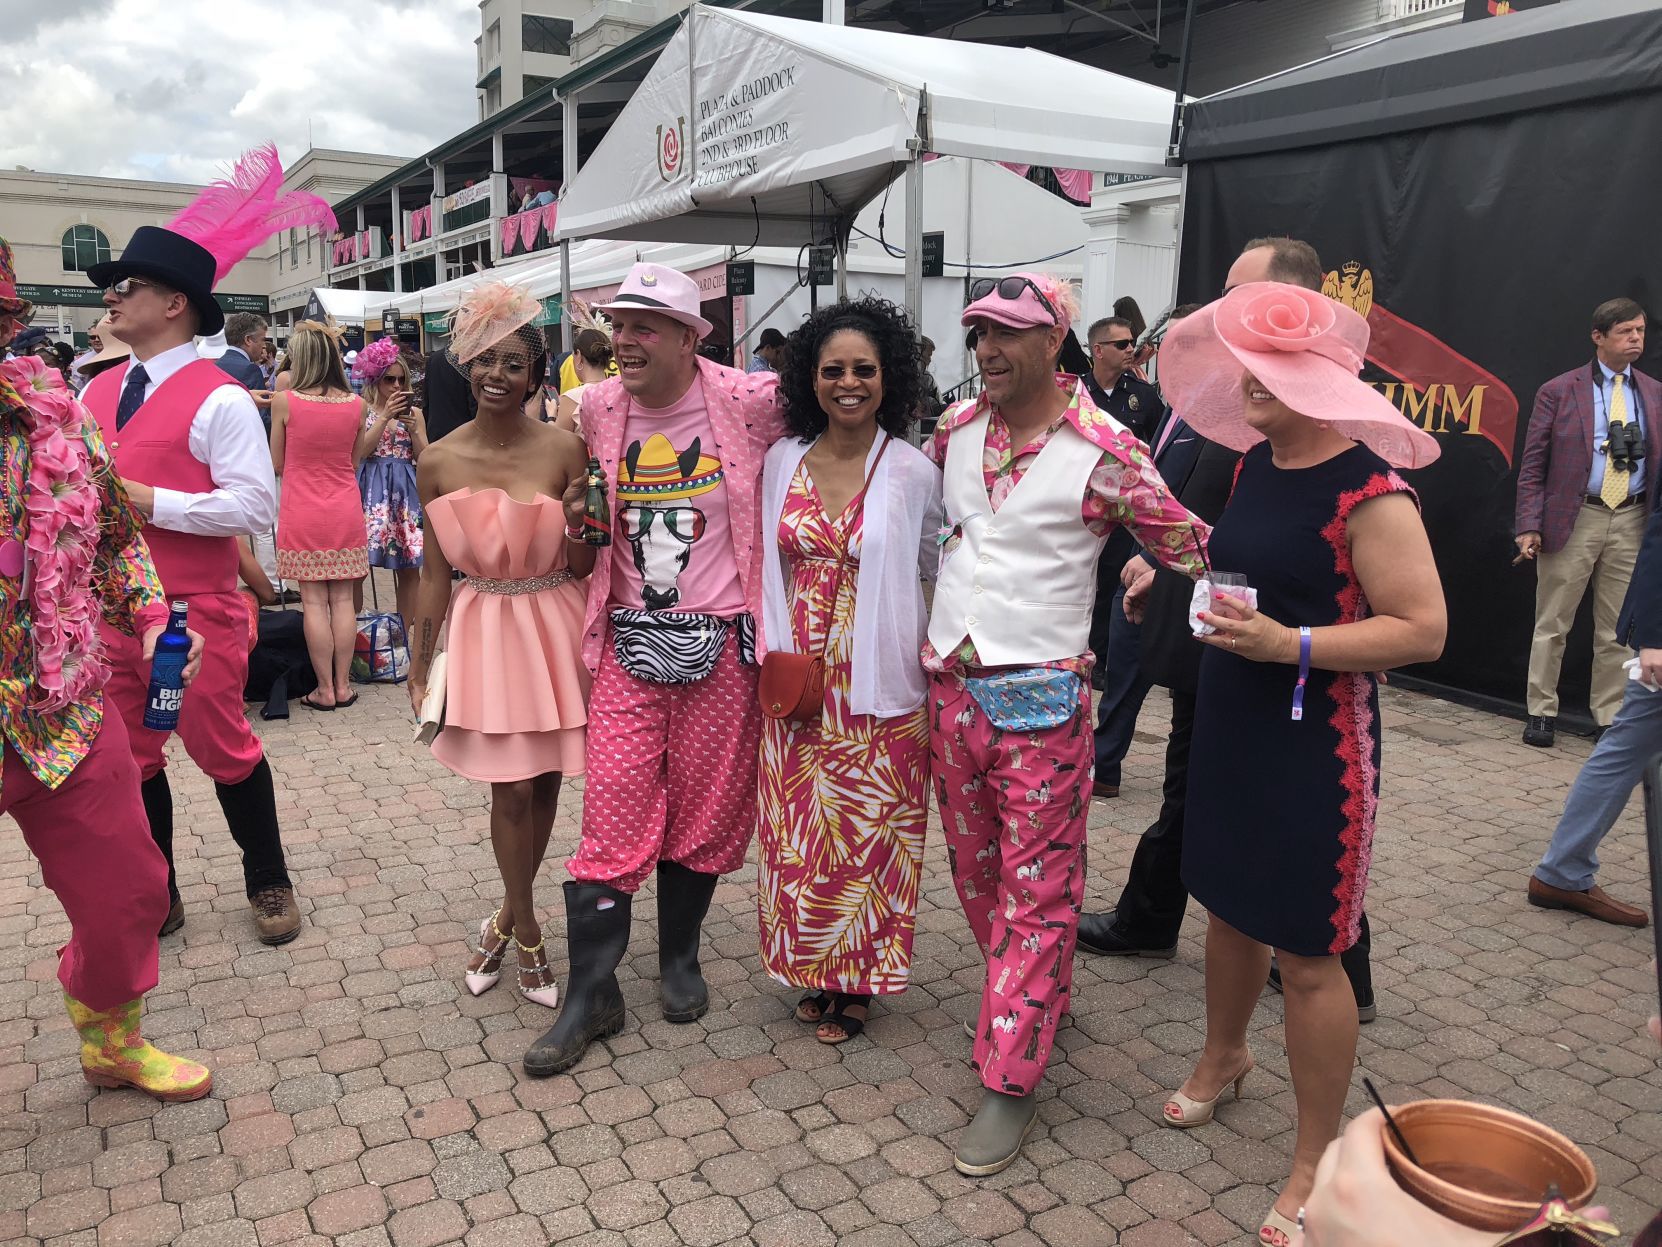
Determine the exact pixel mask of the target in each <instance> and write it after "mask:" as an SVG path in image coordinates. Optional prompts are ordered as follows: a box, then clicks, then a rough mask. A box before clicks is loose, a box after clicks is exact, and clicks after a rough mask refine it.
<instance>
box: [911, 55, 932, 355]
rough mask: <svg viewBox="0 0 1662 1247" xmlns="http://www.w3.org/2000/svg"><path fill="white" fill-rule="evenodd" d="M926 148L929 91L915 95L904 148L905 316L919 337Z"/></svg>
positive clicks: (925, 88)
mask: <svg viewBox="0 0 1662 1247" xmlns="http://www.w3.org/2000/svg"><path fill="white" fill-rule="evenodd" d="M928 146H929V88H928V87H924V88H923V89H922V90H921V91H919V92H918V132H917V137H916V138H914V139H912V140H911V142H909V143H907V144H906V147H907V155H908V156H909V157H910V159H909V160H908V161H907V164H906V314H907V315H908V316H910V317H911V318H912V331H913V332H914V333H917V334H920V335H921V334H922V333H923V153H924V152H925V151H926V150H928Z"/></svg>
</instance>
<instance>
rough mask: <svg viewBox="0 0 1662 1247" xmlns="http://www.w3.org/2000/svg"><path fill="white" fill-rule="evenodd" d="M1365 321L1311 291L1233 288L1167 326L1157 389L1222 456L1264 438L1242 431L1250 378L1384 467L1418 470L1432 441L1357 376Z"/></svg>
mask: <svg viewBox="0 0 1662 1247" xmlns="http://www.w3.org/2000/svg"><path fill="white" fill-rule="evenodd" d="M1367 349H1368V322H1367V321H1365V320H1363V319H1362V317H1360V316H1359V315H1357V314H1356V313H1355V312H1353V311H1352V310H1351V309H1350V308H1348V307H1346V306H1344V305H1343V304H1342V303H1338V302H1335V301H1334V300H1333V299H1330V298H1328V297H1327V296H1326V295H1324V294H1321V293H1320V292H1318V291H1315V290H1306V289H1305V288H1304V287H1303V286H1289V285H1287V284H1286V283H1284V282H1278V281H1263V282H1251V283H1248V284H1247V285H1244V286H1237V287H1235V289H1233V290H1231V291H1230V292H1229V293H1228V294H1226V295H1224V296H1223V298H1221V299H1219V300H1217V301H1216V302H1215V303H1208V304H1207V305H1206V306H1205V307H1203V308H1201V309H1200V310H1199V311H1198V312H1195V313H1194V314H1193V315H1192V316H1185V317H1184V318H1183V319H1182V320H1179V321H1174V322H1173V323H1172V325H1171V328H1169V329H1168V330H1166V339H1165V341H1164V342H1163V343H1161V345H1160V388H1161V390H1162V391H1163V392H1164V394H1165V397H1166V401H1167V402H1169V403H1170V404H1171V405H1172V410H1174V411H1175V412H1176V413H1177V414H1178V415H1179V416H1181V417H1182V418H1183V420H1185V421H1186V422H1187V423H1188V424H1189V425H1190V426H1192V427H1193V428H1194V429H1196V430H1197V431H1198V432H1200V433H1201V434H1202V435H1203V436H1205V437H1209V438H1211V439H1212V440H1213V441H1215V442H1218V443H1220V444H1222V445H1224V446H1228V447H1229V448H1230V449H1231V450H1247V449H1250V448H1251V447H1252V446H1254V445H1256V444H1257V443H1258V442H1261V441H1263V440H1264V435H1263V434H1262V433H1260V432H1258V430H1256V429H1254V428H1253V427H1252V426H1251V425H1250V424H1248V423H1247V418H1246V410H1247V399H1246V395H1245V393H1243V392H1242V390H1241V376H1242V374H1243V373H1248V372H1250V373H1251V374H1252V375H1253V376H1254V377H1256V378H1257V379H1258V382H1259V384H1261V385H1262V386H1263V387H1264V388H1265V389H1266V390H1268V391H1269V392H1270V393H1271V394H1273V395H1275V396H1276V397H1277V398H1279V399H1280V400H1281V401H1282V402H1283V403H1285V404H1286V405H1287V406H1288V407H1290V408H1291V409H1292V410H1294V411H1296V412H1298V413H1299V414H1300V415H1302V416H1308V417H1310V419H1312V420H1318V421H1320V422H1321V423H1323V424H1326V425H1331V426H1332V427H1333V428H1335V429H1337V430H1338V431H1339V432H1341V433H1343V434H1344V435H1345V436H1346V437H1349V438H1353V439H1354V440H1356V441H1358V442H1361V443H1362V444H1363V445H1365V446H1367V447H1368V448H1369V449H1370V450H1372V451H1373V452H1374V453H1375V454H1377V455H1378V456H1379V457H1380V458H1381V459H1384V460H1385V461H1386V462H1387V463H1389V464H1391V465H1392V466H1393V467H1399V468H1422V467H1424V466H1425V465H1426V464H1428V463H1430V462H1431V461H1432V460H1433V459H1435V458H1436V457H1437V456H1438V454H1440V453H1441V448H1440V447H1439V446H1438V445H1437V439H1436V438H1434V437H1432V436H1431V434H1429V433H1427V432H1426V431H1425V430H1424V429H1422V428H1420V427H1419V425H1417V424H1415V423H1413V422H1412V421H1411V420H1409V419H1408V417H1406V416H1404V415H1403V414H1402V413H1401V412H1400V411H1398V410H1397V409H1396V406H1395V405H1394V404H1393V403H1391V402H1390V400H1388V399H1387V398H1386V397H1385V396H1384V395H1383V394H1381V393H1380V392H1379V391H1378V390H1376V389H1374V388H1373V387H1372V386H1371V385H1368V384H1367V383H1366V382H1364V381H1363V380H1362V379H1361V377H1360V376H1359V375H1358V374H1360V372H1361V371H1362V363H1363V360H1364V358H1365V356H1366V353H1367Z"/></svg>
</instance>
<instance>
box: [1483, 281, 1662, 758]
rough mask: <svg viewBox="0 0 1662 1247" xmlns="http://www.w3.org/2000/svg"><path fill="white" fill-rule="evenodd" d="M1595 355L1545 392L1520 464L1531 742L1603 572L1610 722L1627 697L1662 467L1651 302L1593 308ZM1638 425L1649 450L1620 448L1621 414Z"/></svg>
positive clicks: (1552, 716) (1600, 663)
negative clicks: (1627, 617) (1625, 619)
mask: <svg viewBox="0 0 1662 1247" xmlns="http://www.w3.org/2000/svg"><path fill="white" fill-rule="evenodd" d="M1593 346H1594V348H1595V355H1594V359H1593V361H1592V362H1591V363H1590V364H1582V365H1579V366H1578V367H1576V368H1572V369H1571V370H1570V371H1569V372H1566V373H1564V374H1563V375H1562V376H1559V377H1554V378H1553V379H1552V380H1551V381H1548V382H1547V383H1546V384H1545V385H1543V386H1542V387H1541V388H1540V390H1538V391H1537V392H1536V395H1535V409H1534V411H1533V412H1532V413H1531V415H1530V418H1529V428H1528V431H1527V433H1526V434H1525V437H1524V450H1523V461H1522V463H1521V464H1520V465H1519V468H1518V507H1517V522H1516V532H1517V543H1518V553H1519V556H1520V557H1521V558H1525V559H1535V560H1537V562H1538V565H1539V566H1538V573H1537V579H1536V589H1535V635H1534V639H1533V640H1532V641H1531V643H1530V648H1529V687H1528V693H1527V706H1528V710H1529V723H1528V725H1527V726H1526V727H1525V729H1524V734H1523V739H1524V743H1525V744H1527V745H1536V746H1539V747H1541V748H1543V749H1544V748H1550V747H1551V745H1552V743H1553V739H1554V728H1555V726H1556V723H1555V721H1556V719H1557V716H1558V673H1559V668H1560V666H1561V665H1562V664H1563V660H1564V639H1565V637H1566V636H1567V635H1568V634H1569V631H1570V625H1571V624H1573V623H1574V622H1575V615H1576V611H1577V609H1578V608H1579V607H1580V605H1581V599H1582V596H1583V594H1585V593H1586V591H1587V583H1588V581H1592V584H1593V680H1592V695H1591V698H1590V700H1591V704H1592V710H1593V719H1594V721H1595V722H1597V723H1598V725H1599V726H1600V727H1601V728H1603V727H1608V726H1609V724H1610V720H1611V719H1613V718H1614V717H1615V715H1616V710H1617V708H1618V707H1619V706H1620V705H1621V704H1622V694H1623V687H1624V684H1625V680H1624V672H1623V671H1622V663H1623V662H1624V661H1626V659H1627V657H1628V650H1627V648H1626V647H1625V646H1623V645H1622V644H1621V643H1620V642H1619V641H1617V640H1616V616H1617V614H1618V613H1619V612H1620V610H1621V606H1622V599H1623V598H1624V597H1625V596H1626V595H1627V586H1628V581H1629V580H1630V579H1632V576H1633V564H1634V560H1635V559H1636V558H1637V557H1638V555H1639V541H1640V538H1641V537H1642V536H1643V534H1644V530H1645V516H1646V514H1647V513H1648V512H1649V511H1650V509H1651V506H1652V501H1653V499H1654V496H1655V490H1654V487H1655V483H1656V479H1657V474H1658V473H1662V467H1659V466H1658V459H1659V458H1662V383H1658V382H1657V381H1656V380H1655V379H1654V378H1652V377H1649V376H1647V375H1645V374H1644V373H1642V372H1640V371H1639V370H1638V369H1637V368H1634V367H1633V365H1634V363H1635V361H1637V360H1638V358H1639V357H1640V356H1641V355H1642V354H1644V351H1645V313H1644V309H1643V308H1641V307H1640V306H1639V305H1638V304H1637V303H1635V302H1634V301H1633V300H1632V299H1611V300H1609V301H1608V302H1606V303H1602V304H1600V305H1599V306H1598V308H1597V309H1596V310H1595V311H1594V312H1593ZM1612 415H1614V416H1615V417H1616V419H1617V420H1618V421H1620V420H1621V419H1622V418H1623V417H1624V416H1625V419H1626V421H1627V422H1628V423H1629V424H1630V425H1633V426H1636V427H1637V429H1638V430H1639V432H1640V434H1641V435H1642V437H1641V439H1639V440H1640V441H1641V444H1642V447H1643V457H1642V458H1639V459H1638V460H1637V462H1636V464H1635V465H1634V466H1632V467H1631V468H1630V469H1628V470H1627V471H1625V474H1624V472H1623V468H1624V465H1625V464H1627V462H1628V461H1627V460H1625V459H1623V458H1622V456H1620V455H1617V456H1615V457H1612V455H1611V454H1610V424H1611V417H1612Z"/></svg>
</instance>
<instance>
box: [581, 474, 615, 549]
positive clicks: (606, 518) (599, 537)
mask: <svg viewBox="0 0 1662 1247" xmlns="http://www.w3.org/2000/svg"><path fill="white" fill-rule="evenodd" d="M583 540H584V542H586V543H587V544H589V545H591V546H609V545H611V544H612V508H611V507H610V506H608V505H607V503H606V474H605V473H604V472H602V471H601V470H600V460H598V459H590V460H589V492H588V494H587V496H586V497H585V498H584V499H583Z"/></svg>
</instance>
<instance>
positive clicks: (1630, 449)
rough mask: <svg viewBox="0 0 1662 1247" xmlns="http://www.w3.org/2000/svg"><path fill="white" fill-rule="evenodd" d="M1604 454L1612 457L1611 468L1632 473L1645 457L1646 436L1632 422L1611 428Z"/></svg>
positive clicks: (1618, 424)
mask: <svg viewBox="0 0 1662 1247" xmlns="http://www.w3.org/2000/svg"><path fill="white" fill-rule="evenodd" d="M1604 453H1605V454H1607V455H1609V456H1610V466H1611V467H1613V468H1616V469H1618V470H1620V471H1623V472H1631V471H1633V470H1634V469H1635V468H1637V467H1638V466H1639V460H1641V459H1643V458H1644V457H1645V435H1644V433H1643V431H1641V430H1640V428H1639V426H1638V425H1637V424H1635V423H1634V422H1633V421H1631V420H1624V421H1621V422H1619V423H1614V424H1612V425H1611V426H1610V435H1609V437H1608V439H1607V440H1606V441H1605V443H1604Z"/></svg>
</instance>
